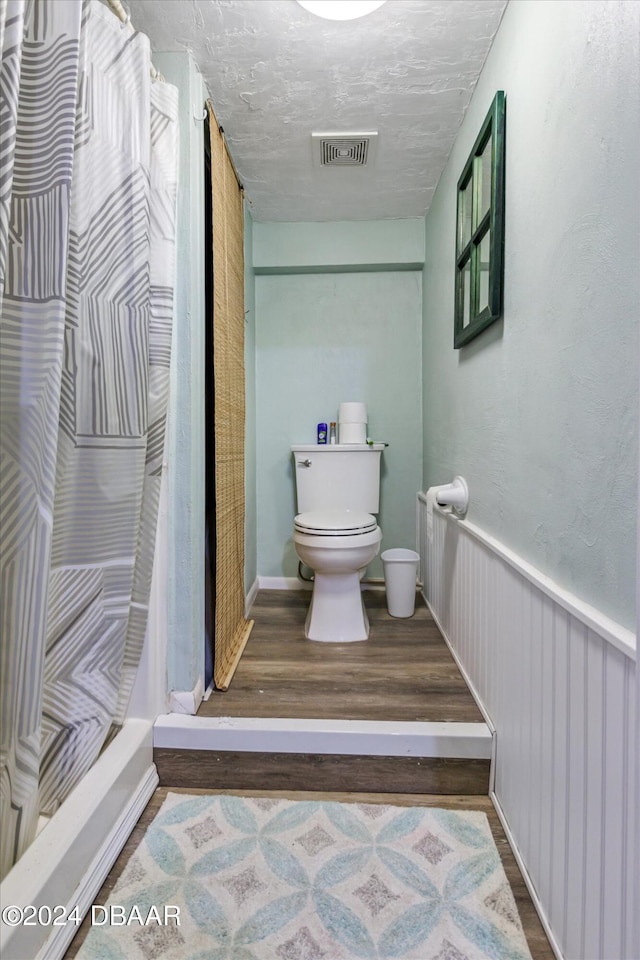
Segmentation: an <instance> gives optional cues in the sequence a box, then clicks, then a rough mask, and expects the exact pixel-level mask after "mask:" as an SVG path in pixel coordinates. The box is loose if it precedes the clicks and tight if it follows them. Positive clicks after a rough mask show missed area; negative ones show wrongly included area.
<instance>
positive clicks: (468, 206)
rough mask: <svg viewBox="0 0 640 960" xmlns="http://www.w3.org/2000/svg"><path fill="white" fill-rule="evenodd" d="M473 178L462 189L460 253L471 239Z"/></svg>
mask: <svg viewBox="0 0 640 960" xmlns="http://www.w3.org/2000/svg"><path fill="white" fill-rule="evenodd" d="M472 193H473V180H469V183H468V184H467V186H466V187H465V189H464V190H461V191H460V237H459V247H458V253H462V251H463V250H464V248H465V247H466V245H467V244H468V243H469V240H471V210H472Z"/></svg>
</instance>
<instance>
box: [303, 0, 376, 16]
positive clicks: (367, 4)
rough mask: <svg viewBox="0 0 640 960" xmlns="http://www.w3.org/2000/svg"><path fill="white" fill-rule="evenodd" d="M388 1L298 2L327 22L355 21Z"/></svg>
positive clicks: (334, 0)
mask: <svg viewBox="0 0 640 960" xmlns="http://www.w3.org/2000/svg"><path fill="white" fill-rule="evenodd" d="M385 2H386V0H298V3H299V4H300V6H301V7H304V8H305V10H308V11H309V13H315V15H316V16H317V17H324V18H325V19H326V20H355V19H356V17H364V16H366V14H367V13H372V12H373V11H374V10H377V9H378V7H381V6H382V4H383V3H385Z"/></svg>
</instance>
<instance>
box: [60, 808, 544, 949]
mask: <svg viewBox="0 0 640 960" xmlns="http://www.w3.org/2000/svg"><path fill="white" fill-rule="evenodd" d="M94 910H95V918H94V921H95V923H94V925H93V926H92V928H91V930H90V932H89V935H88V936H87V939H86V940H85V942H84V944H83V945H82V947H81V949H80V952H79V953H78V957H79V958H81V960H152V958H160V960H351V958H356V957H357V958H364V960H377V958H385V960H387V958H399V960H410V958H415V960H485V958H491V960H531V954H530V953H529V950H528V947H527V943H526V940H525V937H524V934H523V932H522V927H521V924H520V918H519V917H518V913H517V909H516V905H515V902H514V899H513V894H512V892H511V888H510V886H509V883H508V881H507V878H506V876H505V873H504V870H503V867H502V864H501V862H500V857H499V854H498V851H497V849H496V846H495V844H494V842H493V838H492V836H491V830H490V828H489V822H488V820H487V818H486V816H485V814H484V813H478V812H471V811H463V812H457V811H456V812H454V811H451V810H441V809H435V808H428V807H393V806H383V805H377V804H366V803H355V804H352V803H330V802H312V801H302V802H300V801H297V802H296V801H289V800H274V799H268V798H255V797H254V798H241V797H231V796H187V795H185V794H169V795H168V796H167V799H166V801H165V803H164V805H163V806H162V809H161V810H160V812H159V813H158V815H157V816H156V818H155V820H154V821H153V823H152V824H151V826H150V827H149V829H148V831H147V833H146V835H145V837H144V840H143V841H142V843H141V844H140V846H139V847H138V849H137V850H136V852H135V853H134V855H133V856H132V857H131V860H130V861H129V863H128V864H127V867H126V869H125V871H124V873H123V875H122V877H121V878H120V880H119V882H118V884H117V886H116V887H115V888H114V890H113V893H112V895H111V897H110V899H109V901H108V904H107V906H106V907H102V908H94ZM176 917H177V918H178V919H179V925H178V923H177V922H176Z"/></svg>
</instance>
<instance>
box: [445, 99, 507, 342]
mask: <svg viewBox="0 0 640 960" xmlns="http://www.w3.org/2000/svg"><path fill="white" fill-rule="evenodd" d="M505 117H506V99H505V95H504V91H503V90H498V92H497V93H496V95H495V97H494V99H493V103H492V104H491V107H490V109H489V112H488V114H487V116H486V118H485V121H484V123H483V124H482V128H481V130H480V133H479V134H478V137H477V139H476V142H475V144H474V145H473V150H472V151H471V153H470V154H469V159H468V160H467V162H466V164H465V166H464V169H463V171H462V174H461V176H460V179H459V180H458V199H457V213H456V294H455V322H454V337H453V345H454V348H455V349H456V350H457V349H458V348H459V347H462V346H464V344H465V343H469V341H470V340H473V338H474V337H477V335H478V334H479V333H481V331H482V330H484V329H485V327H488V326H489V324H491V323H493V321H494V320H497V319H498V317H500V316H501V314H502V285H503V259H504V165H505Z"/></svg>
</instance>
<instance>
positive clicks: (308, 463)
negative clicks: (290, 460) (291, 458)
mask: <svg viewBox="0 0 640 960" xmlns="http://www.w3.org/2000/svg"><path fill="white" fill-rule="evenodd" d="M298 466H299V467H310V466H311V460H309V458H308V457H307V459H306V460H298Z"/></svg>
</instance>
